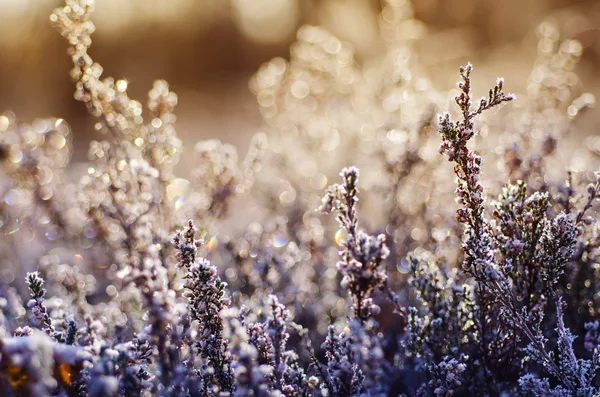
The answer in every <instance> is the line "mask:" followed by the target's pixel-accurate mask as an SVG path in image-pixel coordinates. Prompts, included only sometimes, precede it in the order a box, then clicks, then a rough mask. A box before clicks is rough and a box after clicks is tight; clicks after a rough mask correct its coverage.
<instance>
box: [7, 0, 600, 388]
mask: <svg viewBox="0 0 600 397" xmlns="http://www.w3.org/2000/svg"><path fill="white" fill-rule="evenodd" d="M93 8H94V2H93V1H92V0H67V2H66V5H65V6H64V7H62V8H58V9H56V10H55V11H54V13H53V14H52V15H51V16H50V20H51V23H52V24H53V26H54V27H55V28H56V30H57V31H58V32H59V33H60V34H61V35H62V36H64V37H65V38H66V39H67V42H68V45H69V49H68V53H69V55H70V56H71V58H72V61H73V65H74V68H73V70H72V71H71V77H72V78H73V80H74V82H75V98H76V99H77V100H79V101H81V102H83V103H84V104H85V105H86V108H87V109H88V111H89V112H90V113H91V115H92V116H94V117H95V119H96V124H95V129H96V130H97V133H98V138H97V139H98V140H96V141H93V142H92V143H91V144H90V149H89V162H88V164H86V165H87V167H86V168H87V169H86V173H85V174H84V175H83V176H82V177H81V178H80V179H79V181H74V173H73V172H71V170H70V166H69V160H70V156H71V150H72V144H71V139H72V135H73V134H72V133H71V130H70V127H69V126H68V124H67V123H66V122H65V121H63V120H62V119H48V120H37V121H34V122H33V123H32V124H31V125H22V124H17V123H16V121H15V117H14V115H12V114H10V113H7V114H6V115H3V116H0V134H1V135H0V164H1V168H0V170H1V171H0V172H1V174H0V189H1V190H0V194H1V197H2V200H1V201H0V209H1V211H2V212H1V213H0V214H1V218H0V231H2V238H1V239H0V240H1V241H0V250H1V251H2V257H3V259H2V261H3V262H2V263H3V265H4V264H5V265H6V266H4V269H2V270H0V271H1V272H2V273H1V274H2V275H4V276H5V277H0V386H1V387H2V391H3V392H4V393H5V394H6V395H10V396H12V395H14V396H19V395H33V394H35V395H39V396H50V395H59V396H147V395H161V396H162V395H164V396H257V397H259V396H260V397H261V396H286V397H317V396H330V397H346V396H382V397H383V396H400V395H402V396H451V395H473V396H500V395H521V396H595V395H598V394H600V379H598V377H597V376H596V375H597V372H598V369H599V368H598V366H599V365H600V348H599V343H600V336H599V332H598V329H599V325H598V324H599V319H598V304H599V302H598V299H600V298H599V295H598V293H597V291H598V287H599V286H600V276H599V274H598V269H597V268H598V266H597V263H598V247H600V234H599V229H598V226H597V225H596V222H595V219H596V209H597V201H598V197H599V196H598V191H599V189H600V177H599V176H598V174H594V173H593V171H594V170H596V169H597V168H596V167H597V164H594V162H593V161H591V160H590V161H589V162H584V163H585V167H586V169H585V170H582V169H581V167H580V169H578V170H570V169H569V165H568V164H563V163H561V156H560V152H561V150H563V147H562V146H563V145H561V144H562V143H563V142H567V141H568V140H569V134H571V133H572V132H573V131H574V130H575V129H576V127H577V125H576V124H575V123H574V120H575V119H576V117H577V116H578V115H579V114H581V113H582V111H583V110H584V109H585V108H586V107H589V106H591V105H593V97H592V96H591V95H590V94H586V93H582V92H580V91H581V84H580V82H579V80H578V77H577V76H576V74H575V73H574V67H575V65H576V64H577V62H578V60H579V57H580V56H581V50H582V48H581V45H580V44H579V43H578V42H577V41H575V40H570V39H567V40H563V41H561V40H560V34H559V31H558V30H557V29H556V28H555V27H554V26H553V25H552V24H550V23H543V24H542V25H541V26H540V28H539V33H540V42H539V45H538V48H539V51H540V54H539V57H538V60H537V61H536V64H535V66H534V69H533V72H532V73H531V76H530V81H529V84H528V92H527V93H524V94H523V95H519V100H518V101H515V96H514V95H512V94H506V93H504V82H503V80H502V79H498V80H497V81H496V84H495V85H494V86H493V87H492V89H490V90H489V91H488V94H487V96H486V97H484V98H481V99H480V100H478V101H476V100H473V87H472V81H471V74H472V72H473V67H472V66H471V64H467V65H466V66H463V67H461V68H460V70H459V72H460V79H461V81H460V82H459V84H458V91H457V93H458V95H457V96H456V97H455V103H456V105H457V107H454V106H448V105H447V104H446V103H445V100H444V94H442V93H440V92H439V91H437V90H436V89H435V88H434V87H433V85H432V83H431V81H429V80H428V79H427V78H426V76H425V74H424V72H423V68H422V67H421V66H420V65H419V62H418V59H417V57H416V55H415V54H416V52H415V51H413V46H414V45H415V42H414V41H415V39H417V38H418V37H419V36H420V35H423V34H424V33H423V32H424V29H423V26H422V25H421V24H420V23H419V22H418V21H416V20H414V18H413V15H412V11H411V8H410V4H409V3H408V2H405V1H401V0H388V1H386V2H385V4H384V7H383V12H382V15H381V18H380V26H381V37H382V39H383V42H384V44H385V48H386V51H385V54H384V55H383V56H381V57H380V58H378V59H375V60H373V61H370V62H368V63H365V64H364V65H363V64H359V63H358V61H356V60H355V58H354V55H353V53H352V48H351V46H350V45H349V44H347V43H344V42H342V41H341V40H339V39H337V38H336V37H334V36H333V35H332V34H330V33H329V32H327V31H325V30H324V29H322V28H319V27H314V26H313V27H308V26H307V27H303V28H301V29H300V30H299V32H298V40H297V42H296V43H295V44H294V45H293V46H292V48H291V51H290V59H289V60H287V61H286V60H283V59H281V58H277V59H274V60H272V61H270V62H268V63H266V64H265V65H263V66H262V67H261V68H260V70H259V71H258V72H257V74H256V75H255V76H254V77H253V78H252V80H251V83H250V86H251V89H252V90H253V92H254V93H255V94H256V96H257V101H258V104H259V108H260V110H261V113H262V116H263V118H264V125H263V128H262V129H263V132H262V133H259V134H257V135H256V137H255V138H254V139H253V141H252V143H251V145H250V148H249V150H248V154H247V156H246V157H245V158H244V159H242V160H240V158H239V157H238V153H237V150H236V149H235V148H234V147H233V146H231V145H229V144H225V143H222V142H220V141H218V140H208V141H203V142H199V143H198V144H197V145H196V146H195V148H194V152H195V158H196V161H197V164H196V167H195V168H194V169H193V170H192V171H191V172H190V173H189V174H188V175H177V172H176V165H177V163H178V160H179V159H180V158H181V156H183V155H186V152H185V151H183V148H182V144H181V141H180V139H179V138H178V137H177V133H176V129H175V126H176V116H175V107H176V104H177V100H178V99H177V96H176V94H175V93H173V92H172V91H171V90H170V88H169V85H168V84H167V83H166V82H165V81H162V80H158V81H157V82H155V83H154V85H153V87H152V88H151V90H150V92H149V95H148V101H147V105H146V106H145V107H144V106H142V104H141V103H140V102H138V101H136V100H134V99H131V98H130V97H129V95H128V90H127V88H128V82H127V81H126V80H116V81H115V80H114V79H113V78H111V77H105V78H103V77H102V74H103V70H102V67H101V66H100V64H99V63H98V62H96V61H95V60H94V59H92V58H91V56H90V55H89V52H88V51H89V48H90V46H91V43H92V41H91V34H92V33H93V32H94V29H95V26H94V24H93V22H92V19H91V18H92V15H93V14H92V11H93ZM519 101H523V103H524V105H522V106H520V107H517V106H513V104H514V103H518V102H519ZM491 109H496V110H497V111H498V112H502V115H503V117H502V120H498V118H497V117H494V115H493V111H492V112H491V111H490V110H491ZM438 113H440V115H439V116H438V117H437V118H436V114H438ZM148 118H149V119H148ZM455 120H456V121H455ZM482 129H486V134H480V131H481V130H482ZM436 131H437V132H436ZM495 132H497V133H498V134H494V133H495ZM480 135H482V136H480ZM483 135H485V137H484V136H483ZM498 136H500V137H501V138H498ZM494 147H496V149H495V150H490V148H494ZM565 150H566V149H565ZM444 158H446V159H447V160H449V162H451V163H452V165H453V166H448V165H447V164H445V163H444V162H443V159H444ZM349 159H352V164H348V161H349ZM494 165H499V166H500V167H499V169H493V168H492V167H493V166H494ZM358 167H360V169H361V178H360V180H359V168H358ZM488 167H489V168H488ZM339 169H341V170H342V171H341V173H340V174H339V176H340V177H341V181H340V182H338V183H330V179H331V178H337V177H336V176H334V175H335V174H336V173H337V172H338V170H339ZM488 169H489V170H492V172H488V171H487V170H488ZM592 175H593V178H592ZM588 179H590V180H591V183H589V184H588V185H587V187H582V186H583V185H585V184H586V183H588V182H590V181H588ZM332 180H333V179H332ZM454 183H456V185H454ZM328 185H329V187H327V186H328ZM453 189H454V190H453ZM359 193H360V197H359ZM240 195H244V197H243V198H242V199H237V197H238V196H240ZM452 202H456V205H451V204H448V203H452ZM248 208H251V209H252V210H251V211H248ZM317 210H320V212H321V213H319V211H317ZM323 213H325V214H326V213H334V214H335V221H332V219H331V218H334V217H327V216H325V215H324V214H323ZM359 214H360V219H359ZM31 247H34V249H31ZM21 273H22V274H21Z"/></svg>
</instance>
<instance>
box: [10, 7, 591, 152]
mask: <svg viewBox="0 0 600 397" xmlns="http://www.w3.org/2000/svg"><path fill="white" fill-rule="evenodd" d="M60 4H62V2H61V1H59V0H0V112H2V111H4V110H8V109H10V110H12V111H14V112H15V113H16V114H17V117H18V119H19V120H20V121H21V122H30V121H32V119H33V118H35V117H46V116H57V117H63V118H65V119H66V120H67V121H68V122H69V123H70V124H71V125H72V127H73V130H74V136H75V139H76V153H75V160H83V159H85V157H86V148H85V147H86V146H85V142H87V141H89V139H91V137H92V136H93V135H92V134H93V132H92V126H93V121H92V120H91V117H90V116H88V115H87V114H86V111H85V107H84V105H82V104H80V103H77V102H76V101H75V100H74V99H73V96H72V92H73V85H72V84H71V82H70V78H69V76H68V71H69V70H70V69H71V65H70V59H69V57H68V56H67V55H66V53H65V51H66V48H67V44H66V43H65V42H64V40H63V39H62V38H61V37H60V36H59V35H58V34H57V33H56V32H54V30H53V29H52V27H51V26H50V23H49V22H48V15H49V14H50V12H51V11H52V9H53V8H54V7H56V6H58V5H60ZM413 6H414V9H415V15H416V17H417V18H418V19H420V20H421V21H423V22H424V23H425V25H426V27H427V33H426V34H425V35H424V37H423V38H422V39H421V40H420V41H418V42H417V49H418V52H419V55H420V57H421V60H422V62H423V63H424V65H425V66H426V67H427V68H428V70H429V73H430V77H431V78H432V80H433V81H434V83H435V84H437V86H438V87H440V88H449V87H451V86H452V85H453V84H454V82H455V80H456V69H457V67H458V65H460V64H463V63H465V62H466V61H467V60H469V61H471V62H472V63H473V64H474V65H475V66H476V68H477V74H476V78H475V79H476V80H484V79H493V78H495V77H496V76H504V77H505V78H506V81H507V84H506V87H507V89H509V90H510V91H514V92H517V93H518V92H519V91H523V90H524V88H525V79H526V77H527V75H528V73H529V71H530V68H531V65H532V63H533V60H534V57H535V53H536V48H535V47H536V37H535V27H536V26H537V24H538V23H539V22H541V21H542V20H544V19H545V18H547V17H550V18H552V19H554V20H555V21H557V22H558V24H559V26H560V27H561V31H562V33H563V34H564V36H565V37H574V38H577V39H579V40H580V41H581V42H582V44H583V47H584V55H583V60H582V62H581V64H580V65H579V67H578V73H579V74H580V76H581V78H582V80H583V82H584V83H585V88H586V90H587V91H590V92H592V93H594V94H596V96H597V97H598V96H599V94H600V78H599V76H600V73H599V72H598V70H600V30H599V29H600V1H597V0H596V1H594V0H581V1H573V0H532V1H524V0H502V1H498V0H495V1H494V0H415V1H413ZM380 10H381V5H380V3H379V1H378V0H98V1H97V5H96V12H95V14H94V21H95V23H96V25H97V31H96V33H95V34H94V36H93V39H94V44H93V46H92V50H91V54H92V56H93V57H94V58H95V60H96V61H98V62H100V63H101V64H102V65H103V66H104V69H105V75H112V76H114V77H115V78H126V79H128V80H129V81H130V85H129V87H130V95H131V96H132V97H133V98H135V99H138V100H140V101H142V102H145V98H146V92H147V90H148V89H149V87H150V86H151V83H152V81H153V80H155V79H158V78H164V79H166V80H168V81H169V82H170V83H171V86H172V88H173V90H174V91H175V92H177V94H178V95H179V106H178V111H177V115H178V118H179V119H178V122H179V123H178V125H179V128H178V131H179V134H180V136H181V137H182V138H183V139H184V141H195V140H197V139H201V138H206V137H215V138H220V139H222V140H224V141H227V142H233V143H236V144H238V145H240V146H244V145H245V143H246V142H247V139H248V137H249V136H250V134H252V133H254V132H255V131H256V130H258V129H259V128H260V124H261V120H260V114H259V110H258V105H257V104H256V101H255V99H254V97H253V95H252V93H251V92H250V91H249V89H248V79H249V78H250V76H251V75H252V74H253V73H254V71H255V70H256V69H257V68H258V66H259V65H260V64H261V63H263V62H265V61H267V60H269V59H270V58H272V57H274V56H283V57H287V54H288V47H289V44H290V43H291V42H292V41H293V40H294V36H295V31H296V29H297V28H298V27H299V26H301V25H302V24H305V23H308V24H319V25H321V26H323V27H325V28H327V29H329V30H330V31H332V32H333V33H334V34H336V35H338V37H340V38H341V39H343V40H347V41H350V42H352V43H353V45H354V48H355V50H356V53H357V59H358V60H359V61H364V60H368V59H369V58H371V57H374V56H377V55H378V54H379V53H380V52H381V50H382V49H383V46H382V45H381V42H380V39H379V37H378V25H377V16H378V14H379V12H380ZM492 81H493V80H492ZM590 113H592V114H593V113H597V112H594V111H593V112H590ZM590 120H592V121H590ZM586 123H587V124H586V126H587V127H586V130H587V132H588V133H590V134H592V133H596V131H597V130H598V129H597V125H598V124H597V123H598V117H595V116H592V118H591V119H588V121H586Z"/></svg>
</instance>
